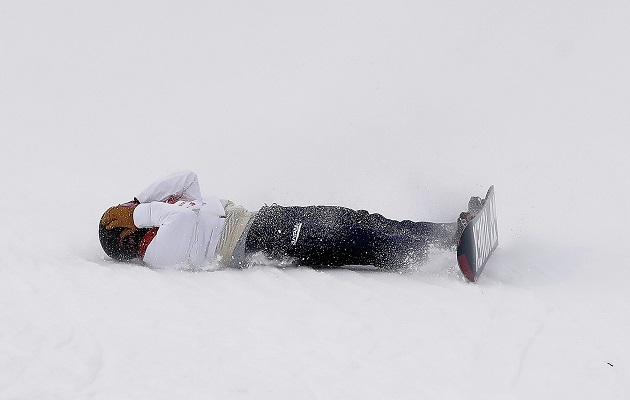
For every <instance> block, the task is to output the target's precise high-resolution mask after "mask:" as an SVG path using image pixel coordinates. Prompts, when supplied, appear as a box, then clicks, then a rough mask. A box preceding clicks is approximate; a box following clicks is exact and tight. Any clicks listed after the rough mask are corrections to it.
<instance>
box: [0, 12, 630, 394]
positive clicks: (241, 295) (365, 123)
mask: <svg viewBox="0 0 630 400" xmlns="http://www.w3.org/2000/svg"><path fill="white" fill-rule="evenodd" d="M629 20H630V2H628V1H625V0H620V1H616V0H611V1H604V2H601V1H583V0H578V1H560V0H552V1H548V0H544V1H543V0H533V1H521V2H518V1H517V2H502V1H489V0H482V1H477V2H466V1H457V0H446V1H439V2H414V1H398V0H393V1H392V0H390V1H368V2H358V1H352V0H334V1H328V0H320V1H303V2H292V1H280V0H272V1H265V2H258V1H249V0H243V1H230V2H219V1H189V2H175V1H159V2H156V1H133V0H132V1H124V2H118V1H114V2H111V1H91V2H84V1H58V0H52V1H17V0H16V1H12V0H4V1H2V3H0V53H1V54H2V61H1V62H0V132H1V134H2V138H3V146H2V148H3V150H2V157H1V158H0V167H1V170H2V171H3V172H2V180H1V183H0V185H1V186H2V193H1V195H0V204H1V208H2V213H0V399H3V400H8V399H151V400H158V399H274V400H277V399H361V400H368V399H559V398H563V399H564V398H566V399H628V398H630V291H629V290H628V288H627V286H628V282H629V281H630V265H629V263H628V260H627V258H626V257H625V255H626V253H627V251H628V250H627V242H628V240H627V236H626V235H627V226H628V223H629V222H630V221H629V217H628V206H627V203H628V196H629V195H630V189H629V184H628V179H629V178H630V176H629V175H628V171H629V170H630V161H628V144H627V143H628V141H627V138H626V136H627V135H628V133H629V132H630V112H629V111H630V74H629V73H628V71H630V52H629V51H628V49H630V24H628V21H629ZM182 169H191V170H194V171H196V172H197V173H198V174H199V176H200V182H201V186H202V190H203V191H204V193H206V194H215V195H217V196H220V197H224V198H229V199H232V200H233V201H235V202H236V203H239V204H242V205H243V206H245V207H247V208H249V209H252V210H253V209H257V208H259V207H260V206H261V205H263V204H265V203H273V202H276V203H279V204H284V205H307V204H337V205H344V206H348V207H352V208H356V209H367V210H370V211H372V212H379V213H382V214H384V215H386V216H387V217H390V218H396V219H405V218H407V219H414V220H430V221H452V220H454V219H455V218H456V216H457V215H458V213H459V212H460V211H461V210H463V209H464V208H465V207H466V204H467V201H468V197H469V196H471V195H483V194H484V193H485V190H486V189H487V187H488V186H489V185H491V184H494V185H495V188H496V199H497V214H498V218H499V235H500V237H499V239H500V245H499V248H498V249H497V250H496V252H495V253H494V255H493V256H492V258H491V259H490V261H489V262H488V264H487V266H486V269H485V271H484V274H483V275H482V277H481V279H480V280H479V282H478V283H476V284H470V283H467V282H465V281H464V279H463V278H462V276H461V274H460V273H459V271H458V269H457V267H456V263H455V255H454V254H451V253H436V254H435V255H434V256H433V257H432V258H431V259H430V261H429V262H428V263H427V264H425V265H419V266H415V268H413V269H412V270H410V271H407V272H404V273H379V272H370V271H356V270H344V269H340V270H315V269H310V268H278V267H273V266H255V267H252V268H249V269H246V270H213V271H205V272H197V273H191V272H169V271H159V272H158V271H153V270H150V269H147V268H145V267H143V266H141V265H138V264H131V265H129V264H121V263H116V262H113V261H111V260H110V259H108V258H107V257H106V256H105V255H104V254H103V252H102V250H101V249H100V246H99V243H98V237H97V223H98V220H99V218H100V216H101V214H102V213H103V212H104V210H105V209H106V208H108V207H109V206H111V205H115V204H118V203H120V202H124V201H127V200H129V199H130V198H132V197H133V196H134V194H136V193H137V192H138V191H140V190H141V189H142V188H143V187H144V186H145V185H147V184H148V183H150V182H152V181H153V180H155V179H157V178H159V177H161V176H164V175H166V174H168V173H170V172H173V171H177V170H182Z"/></svg>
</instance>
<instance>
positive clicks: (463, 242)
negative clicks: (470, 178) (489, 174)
mask: <svg viewBox="0 0 630 400" xmlns="http://www.w3.org/2000/svg"><path fill="white" fill-rule="evenodd" d="M498 245H499V232H498V229H497V213H496V206H495V201H494V186H490V188H489V189H488V192H487V193H486V198H485V202H484V204H483V207H482V208H481V210H480V211H479V212H478V213H477V215H475V216H474V218H473V219H472V220H471V221H470V222H468V225H466V228H464V231H463V232H462V236H461V237H460V239H459V242H458V244H457V263H458V264H459V269H460V270H461V271H462V274H464V276H465V277H466V279H467V280H468V281H470V282H476V281H477V279H479V276H480V275H481V272H482V271H483V268H484V266H485V265H486V262H487V261H488V259H489V258H490V256H491V255H492V253H493V252H494V249H496V248H497V246H498Z"/></svg>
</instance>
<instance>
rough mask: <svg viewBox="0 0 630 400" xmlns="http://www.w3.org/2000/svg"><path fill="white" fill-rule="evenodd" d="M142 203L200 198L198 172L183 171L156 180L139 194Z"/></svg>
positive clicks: (138, 197)
mask: <svg viewBox="0 0 630 400" xmlns="http://www.w3.org/2000/svg"><path fill="white" fill-rule="evenodd" d="M137 199H138V200H139V201H140V203H150V202H152V201H167V200H175V201H178V200H188V201H191V200H200V199H201V189H200V188H199V180H198V179H197V174H195V173H194V172H192V171H181V172H176V173H174V174H171V175H168V176H166V177H164V178H163V179H160V180H159V181H156V182H154V183H152V184H151V185H149V187H147V188H146V189H144V190H143V191H142V192H140V194H138V196H137Z"/></svg>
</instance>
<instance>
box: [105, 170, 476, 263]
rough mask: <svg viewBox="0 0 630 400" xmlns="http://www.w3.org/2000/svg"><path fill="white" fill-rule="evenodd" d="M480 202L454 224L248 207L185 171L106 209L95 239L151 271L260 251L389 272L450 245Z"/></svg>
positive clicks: (340, 210)
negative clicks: (209, 193) (212, 193)
mask: <svg viewBox="0 0 630 400" xmlns="http://www.w3.org/2000/svg"><path fill="white" fill-rule="evenodd" d="M475 199H476V200H475ZM480 205H481V199H479V198H472V199H471V202H470V203H469V212H463V213H461V214H460V217H459V218H458V220H457V221H456V222H452V223H432V222H413V221H408V220H405V221H395V220H391V219H387V218H385V217H383V216H382V215H380V214H374V213H369V212H367V211H364V210H358V211H356V210H351V209H349V208H345V207H338V206H307V207H297V206H295V207H283V206H279V205H276V204H272V205H270V206H264V207H262V208H261V209H260V210H259V211H256V212H251V211H247V210H246V209H244V208H243V207H240V206H236V205H234V203H232V202H231V201H228V200H220V199H218V198H216V197H204V198H202V196H201V190H200V188H199V182H198V179H197V175H196V174H195V173H194V172H191V171H183V172H178V173H174V174H172V175H169V176H167V177H165V178H164V179H161V180H159V181H157V182H155V183H153V184H151V185H150V186H149V187H147V188H146V189H145V190H144V191H142V192H141V193H140V194H138V196H137V197H136V198H134V200H133V201H130V202H128V203H125V204H120V205H117V206H114V207H111V208H109V209H108V210H107V211H106V212H105V213H104V214H103V216H102V218H101V220H100V222H99V239H100V243H101V246H102V247H103V250H104V251H105V253H106V254H107V255H108V256H109V257H111V258H113V259H115V260H119V261H129V260H133V259H140V260H142V262H144V264H146V265H148V266H149V267H153V268H165V267H175V268H195V267H199V266H201V265H203V264H204V263H213V262H215V261H217V262H218V263H219V264H220V265H223V266H226V267H240V268H242V267H245V266H247V265H248V263H250V262H251V259H252V257H253V256H254V255H257V254H263V255H264V256H265V257H266V258H268V259H270V260H274V261H278V262H290V263H293V264H295V265H308V266H317V267H323V266H326V267H340V266H368V265H370V266H374V267H377V268H380V269H385V270H394V269H399V268H402V267H404V266H405V265H408V264H409V263H417V262H421V261H422V260H423V259H424V257H425V256H426V253H427V251H428V249H429V247H430V246H437V247H439V248H451V247H453V246H455V245H456V244H457V241H458V240H459V236H460V235H461V232H462V230H463V228H464V227H465V226H466V224H467V222H468V221H470V220H471V219H472V217H473V213H474V208H475V207H478V208H480Z"/></svg>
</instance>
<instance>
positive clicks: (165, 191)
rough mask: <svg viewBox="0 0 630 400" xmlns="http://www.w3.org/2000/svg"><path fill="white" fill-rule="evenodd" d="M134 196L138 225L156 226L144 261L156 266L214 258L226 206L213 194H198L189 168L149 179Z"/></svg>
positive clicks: (187, 264) (197, 263)
mask: <svg viewBox="0 0 630 400" xmlns="http://www.w3.org/2000/svg"><path fill="white" fill-rule="evenodd" d="M136 198H137V199H138V200H139V201H140V203H141V204H139V205H138V206H137V207H136V209H135V210H134V213H133V221H134V224H135V225H136V226H137V227H138V228H149V227H155V226H157V227H159V229H158V232H157V235H156V236H155V238H154V239H153V240H152V241H151V243H150V244H149V246H148V247H147V250H146V252H145V255H144V258H143V261H144V262H145V263H146V264H147V265H149V266H151V267H155V268H165V267H174V268H182V267H196V266H200V265H202V264H203V263H204V261H213V260H214V258H215V252H216V247H217V242H218V240H219V237H220V235H221V230H222V229H223V225H224V223H225V218H224V217H225V209H224V208H223V204H222V203H221V201H220V200H219V199H217V198H216V197H208V198H203V199H202V197H201V190H200V188H199V181H198V179H197V175H196V174H195V173H194V172H192V171H182V172H177V173H174V174H171V175H169V176H167V177H165V178H164V179H161V180H159V181H157V182H155V183H152V184H151V185H150V186H149V187H147V188H146V189H145V190H143V191H142V192H141V193H140V194H139V195H138V196H136Z"/></svg>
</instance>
